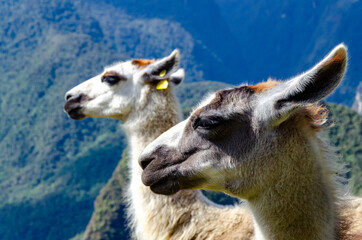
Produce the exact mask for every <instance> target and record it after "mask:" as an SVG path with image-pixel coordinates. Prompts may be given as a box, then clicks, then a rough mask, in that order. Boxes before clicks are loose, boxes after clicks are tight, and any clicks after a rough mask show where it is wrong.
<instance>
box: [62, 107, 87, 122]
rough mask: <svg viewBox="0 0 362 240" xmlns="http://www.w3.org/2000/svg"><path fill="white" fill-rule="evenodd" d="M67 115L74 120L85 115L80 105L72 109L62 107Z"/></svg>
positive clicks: (80, 118)
mask: <svg viewBox="0 0 362 240" xmlns="http://www.w3.org/2000/svg"><path fill="white" fill-rule="evenodd" d="M64 110H65V111H66V113H67V114H68V116H69V117H70V118H72V119H75V120H82V119H84V118H85V115H84V114H83V111H82V110H83V108H82V107H75V108H72V109H66V108H64Z"/></svg>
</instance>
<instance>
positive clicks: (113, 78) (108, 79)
mask: <svg viewBox="0 0 362 240" xmlns="http://www.w3.org/2000/svg"><path fill="white" fill-rule="evenodd" d="M120 80H121V79H120V78H119V77H117V76H104V77H103V78H102V82H106V83H108V84H109V85H111V86H112V85H115V84H116V83H118V82H119V81H120Z"/></svg>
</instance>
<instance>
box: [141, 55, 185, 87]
mask: <svg viewBox="0 0 362 240" xmlns="http://www.w3.org/2000/svg"><path fill="white" fill-rule="evenodd" d="M179 66H180V52H179V50H178V49H176V50H174V51H173V52H172V53H171V54H170V55H169V56H167V57H165V58H162V59H159V60H157V61H155V62H154V63H151V64H149V65H148V66H147V67H146V68H145V72H144V74H143V77H144V80H145V82H159V81H161V80H164V79H169V78H170V77H171V76H172V74H175V73H176V71H177V70H178V68H179Z"/></svg>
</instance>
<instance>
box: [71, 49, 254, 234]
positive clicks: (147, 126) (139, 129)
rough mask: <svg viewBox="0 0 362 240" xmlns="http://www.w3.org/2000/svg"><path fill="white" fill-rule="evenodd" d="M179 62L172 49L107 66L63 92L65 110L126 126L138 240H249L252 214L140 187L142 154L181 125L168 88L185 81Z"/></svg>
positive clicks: (187, 194)
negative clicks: (161, 55) (158, 56)
mask: <svg viewBox="0 0 362 240" xmlns="http://www.w3.org/2000/svg"><path fill="white" fill-rule="evenodd" d="M179 61H180V55H179V52H178V50H175V51H174V52H173V53H172V54H171V55H170V56H168V57H165V58H163V59H160V60H157V61H154V60H145V59H137V60H131V61H126V62H122V63H119V64H116V65H113V66H111V67H107V68H105V70H104V71H103V73H102V74H100V75H97V76H95V77H94V78H92V79H90V80H88V81H86V82H84V83H81V84H80V85H78V86H76V87H75V88H73V89H71V90H70V91H69V92H67V93H66V96H65V98H66V103H65V107H64V108H65V111H66V112H67V113H68V115H69V116H70V117H71V118H73V119H78V120H80V119H83V118H85V117H103V118H115V119H119V120H121V121H123V122H124V125H123V127H124V130H125V132H126V135H127V138H128V141H129V145H130V172H131V174H130V175H131V183H130V186H129V188H128V195H127V201H128V205H129V206H128V215H129V219H130V225H131V228H132V230H133V232H134V235H135V237H136V238H137V239H147V240H149V239H157V240H160V239H253V236H254V235H253V234H254V231H253V223H252V219H251V215H250V213H249V211H247V210H246V209H245V208H242V207H222V206H219V205H216V204H214V203H212V202H210V201H209V200H208V199H207V198H205V197H204V196H203V195H202V193H201V192H200V191H199V190H194V191H190V190H185V191H180V192H179V193H177V194H176V195H174V196H162V195H157V194H154V193H153V192H152V191H150V190H149V188H148V187H146V186H144V185H143V184H142V181H141V173H142V169H141V168H140V166H139V165H138V157H139V155H140V153H141V152H142V151H143V149H144V148H145V146H146V145H147V144H149V143H150V142H151V141H153V140H154V139H156V137H158V136H159V135H160V134H161V133H162V132H164V131H166V130H167V129H168V128H170V127H172V126H173V125H175V124H176V123H178V122H179V121H180V116H181V114H180V111H179V106H178V103H177V101H176V98H175V96H174V93H173V89H172V88H173V86H172V85H175V84H178V83H180V82H181V81H182V79H183V77H184V72H183V69H179ZM168 83H170V86H167V85H168ZM172 83H173V84H172ZM216 219H223V222H222V223H220V222H218V221H216ZM231 229H233V231H230V230H231Z"/></svg>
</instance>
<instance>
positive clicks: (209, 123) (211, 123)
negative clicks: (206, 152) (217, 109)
mask: <svg viewBox="0 0 362 240" xmlns="http://www.w3.org/2000/svg"><path fill="white" fill-rule="evenodd" d="M219 124H220V121H219V120H214V119H198V120H196V122H195V123H194V124H193V125H194V129H196V128H198V127H200V128H203V129H212V128H214V127H217V126H218V125H219Z"/></svg>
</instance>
